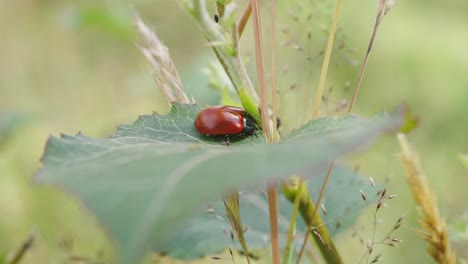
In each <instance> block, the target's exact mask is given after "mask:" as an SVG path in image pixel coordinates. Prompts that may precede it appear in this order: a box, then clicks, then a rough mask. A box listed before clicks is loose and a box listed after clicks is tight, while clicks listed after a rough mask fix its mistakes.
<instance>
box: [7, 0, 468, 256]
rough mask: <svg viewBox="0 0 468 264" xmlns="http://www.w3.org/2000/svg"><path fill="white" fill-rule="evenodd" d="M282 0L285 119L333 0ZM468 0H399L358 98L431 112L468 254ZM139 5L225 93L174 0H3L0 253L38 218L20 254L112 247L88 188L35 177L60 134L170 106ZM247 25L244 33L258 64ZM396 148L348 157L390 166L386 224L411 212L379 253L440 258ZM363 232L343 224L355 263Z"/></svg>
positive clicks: (180, 60)
mask: <svg viewBox="0 0 468 264" xmlns="http://www.w3.org/2000/svg"><path fill="white" fill-rule="evenodd" d="M208 2H209V3H210V1H208ZM212 2H214V1H211V3H212ZM244 2H245V1H240V3H241V4H243V3H244ZM278 2H279V3H278V49H277V54H278V58H279V60H280V63H279V64H280V65H281V68H280V71H281V74H279V85H280V86H281V93H282V94H281V95H282V100H284V101H283V102H280V103H281V104H282V105H281V110H280V114H281V117H282V119H283V121H284V122H285V128H284V129H285V130H287V129H291V128H292V127H294V126H295V125H296V124H297V122H299V121H298V116H299V114H298V111H300V109H299V108H300V107H303V105H301V104H300V102H299V103H297V102H296V101H295V100H297V98H296V97H295V95H296V94H299V93H300V91H301V89H313V88H314V87H315V86H316V83H317V76H318V74H319V69H320V65H321V60H322V56H321V51H323V49H324V44H325V43H326V38H327V30H328V23H329V22H328V21H330V18H331V14H332V11H333V7H334V2H333V1H326V2H323V3H321V4H317V3H314V2H313V1H299V0H297V1H296V0H294V1H278ZM301 7H302V8H301ZM268 8H269V7H268V6H265V7H263V9H264V10H263V11H265V13H266V11H267V10H268ZM466 10H468V2H466V1H463V0H452V1H427V0H426V1H422V0H419V1H396V4H395V6H394V7H393V9H392V10H391V11H390V13H389V14H388V15H387V16H386V17H385V19H384V21H383V23H382V25H381V28H380V31H379V32H378V35H377V40H376V42H375V45H374V50H373V52H372V54H371V58H370V60H369V64H368V70H367V72H366V75H365V77H364V81H363V84H362V87H361V92H360V94H359V97H358V100H357V105H356V107H355V108H354V112H355V113H358V114H361V115H372V114H375V113H377V112H378V111H381V110H382V109H391V108H392V107H395V106H396V105H398V104H399V103H401V102H403V101H404V102H407V103H408V104H409V105H410V107H411V108H412V110H413V112H414V113H415V114H417V115H418V116H419V117H420V119H421V123H420V126H419V127H418V129H417V130H415V131H413V132H412V133H411V134H410V135H409V139H410V140H411V142H412V145H413V146H414V148H415V149H416V150H417V151H418V152H419V155H420V158H421V161H422V165H423V168H424V170H425V171H426V174H427V177H428V180H429V182H430V184H431V186H432V188H433V190H434V192H435V193H436V194H437V196H438V202H439V205H440V211H441V213H442V214H443V215H444V216H445V217H446V218H447V221H448V223H449V226H450V228H451V232H452V238H453V240H454V243H455V245H456V247H457V249H458V250H459V252H458V253H459V255H461V256H465V258H466V257H467V254H468V253H467V252H465V251H466V249H465V248H468V247H467V246H466V244H463V243H466V240H467V239H468V229H467V228H466V226H467V222H468V216H467V210H468V194H467V192H466V188H467V186H468V178H467V176H468V175H467V172H466V170H465V169H464V168H463V166H462V163H461V162H460V160H459V158H458V155H459V154H460V153H467V152H468V75H467V73H468V52H467V47H468V30H467V27H466V25H468V15H467V13H466ZM134 12H139V13H140V14H141V15H142V17H143V19H144V20H145V21H146V22H147V23H148V24H149V25H151V26H153V27H154V29H155V31H156V32H157V34H158V36H159V37H160V38H161V39H162V40H163V42H164V43H165V44H166V45H167V46H168V47H169V48H170V52H171V55H172V57H173V60H174V61H175V63H176V65H177V67H178V69H179V72H180V74H181V75H182V79H183V82H184V84H185V85H186V87H187V89H188V90H189V92H190V93H191V94H192V95H193V96H194V97H195V98H196V99H197V101H198V102H199V104H216V103H217V101H218V100H219V97H218V95H217V93H216V92H215V91H213V90H210V89H209V88H208V84H207V78H206V76H205V75H204V74H203V73H202V70H203V68H204V67H205V66H206V65H207V63H208V62H209V61H213V60H214V59H215V58H214V56H213V55H212V54H211V51H210V49H209V48H208V47H207V45H206V43H205V42H204V38H203V36H202V33H201V31H200V30H199V28H198V27H197V26H196V25H195V23H194V21H193V20H192V19H191V18H190V17H189V16H188V15H187V14H186V13H185V12H184V11H183V9H182V8H181V7H180V6H179V5H178V4H176V1H165V0H154V1H142V0H140V1H134V2H131V3H129V2H118V1H91V0H89V1H85V0H84V1H69V0H66V1H51V0H49V1H45V0H43V1H27V0H22V1H0V17H1V18H2V19H1V21H2V23H0V39H1V41H0V118H2V122H3V124H5V123H7V122H12V124H15V125H14V126H11V127H13V129H12V130H9V133H8V135H7V136H6V137H0V141H1V142H0V256H2V255H4V254H6V253H7V252H11V251H12V250H14V249H15V248H16V247H17V246H18V245H20V244H21V243H22V241H24V239H25V238H26V237H27V236H28V234H29V233H30V232H31V231H32V230H34V232H36V241H35V245H34V247H33V248H32V249H31V250H30V251H29V252H28V254H27V255H26V257H25V258H24V261H23V263H72V262H69V260H67V259H69V258H70V256H76V257H86V258H91V259H109V258H111V256H112V254H113V252H112V249H111V248H110V246H109V245H108V243H107V242H106V239H105V238H104V232H103V231H101V229H100V227H99V224H98V223H97V222H96V221H95V220H94V219H93V218H92V217H91V216H90V214H89V213H88V212H87V211H86V210H85V209H84V208H83V207H82V206H81V204H80V203H79V201H78V200H76V199H75V198H73V197H71V196H69V195H68V194H66V193H64V192H62V191H61V190H57V189H50V188H43V187H38V186H36V185H35V184H34V181H33V175H34V173H35V171H36V170H37V169H38V168H40V166H41V165H40V156H41V154H42V151H43V149H44V145H45V143H46V140H47V138H48V137H49V136H50V135H58V134H59V133H66V134H74V133H77V132H78V131H81V132H83V133H85V134H87V135H89V136H93V137H106V136H108V135H111V134H112V132H113V131H114V128H115V126H116V125H118V124H128V123H131V122H133V121H134V120H135V119H136V117H137V116H138V115H139V114H147V113H151V112H152V111H158V112H161V113H164V112H165V111H167V110H168V107H169V105H168V103H167V102H166V101H165V100H164V99H163V97H162V96H161V93H160V91H159V90H158V88H157V87H156V86H155V84H154V82H153V80H152V69H151V67H150V65H149V63H148V62H147V61H145V59H144V57H143V56H142V54H141V53H140V52H139V50H138V49H137V47H136V42H137V34H136V32H135V30H134V28H133V24H132V16H133V14H134ZM375 12H376V4H375V1H364V0H356V1H345V3H344V5H343V8H342V15H341V18H340V29H339V32H338V35H337V42H336V43H337V45H336V48H335V49H336V53H334V55H333V61H332V64H331V66H330V74H329V81H328V83H329V87H328V88H330V87H332V89H328V91H331V92H330V95H329V96H328V92H327V98H326V99H327V100H326V103H325V104H324V107H323V111H322V112H323V114H326V113H335V112H334V110H333V109H334V108H336V107H338V106H339V102H340V101H342V100H343V99H348V100H349V98H350V96H351V90H352V88H353V85H354V84H355V82H356V79H357V75H358V72H359V68H360V64H361V61H362V58H363V55H364V52H365V50H366V49H367V44H368V41H369V37H370V35H371V32H372V29H373V24H374V20H375ZM309 13H312V16H311V18H308V14H309ZM268 20H269V19H268V18H267V17H265V18H264V21H265V22H267V21H268ZM250 27H251V25H250V24H249V25H248V30H247V31H246V32H245V36H244V37H243V39H242V42H241V45H242V48H243V52H244V54H245V57H246V58H247V59H250V60H251V62H249V64H248V65H249V66H248V68H249V69H250V70H252V71H251V75H252V76H255V74H254V73H255V72H254V63H253V59H254V58H253V54H254V53H253V51H254V48H253V45H252V41H251V40H252V38H251V30H250ZM265 31H266V33H265V34H266V35H267V36H268V30H265ZM309 32H310V33H311V34H310V36H309V34H308V33H309ZM265 43H268V38H267V37H265ZM298 91H299V92H298ZM312 94H313V93H312ZM339 113H340V112H339V111H338V114H339ZM3 135H5V134H4V133H3ZM397 154H398V145H397V142H396V140H395V139H394V138H390V137H387V138H385V139H383V140H381V141H379V143H378V144H377V145H376V146H374V147H373V148H372V149H371V150H370V151H368V152H366V153H361V154H359V155H357V156H354V157H353V158H352V159H351V160H350V161H349V162H350V164H352V165H353V166H359V168H360V170H361V171H362V172H363V173H365V174H368V175H372V176H373V177H374V178H375V179H376V180H379V181H383V180H385V179H387V178H388V177H390V178H391V180H390V182H389V183H388V188H389V191H390V192H391V193H394V194H397V195H398V199H396V200H393V201H392V203H390V204H389V208H388V209H385V212H383V213H382V215H381V218H382V220H383V223H382V224H380V225H379V226H378V228H377V229H378V231H380V232H382V233H385V232H386V231H387V230H388V229H389V228H390V226H391V225H392V224H393V222H394V221H395V220H396V219H397V218H398V216H400V215H401V214H407V216H406V218H407V221H406V224H405V227H404V228H402V230H400V231H399V232H398V233H397V234H398V235H397V237H398V238H400V239H403V240H404V241H405V243H404V244H402V245H400V247H398V248H386V247H384V248H382V249H381V251H382V252H383V259H382V260H381V262H382V263H429V262H430V257H429V255H428V254H427V253H426V251H425V244H424V241H422V239H420V238H419V237H418V236H417V235H416V233H415V230H416V229H418V228H419V227H418V225H417V213H416V212H417V211H416V209H415V205H414V203H413V201H412V198H411V194H410V193H409V191H408V188H407V186H406V182H405V178H404V174H403V171H402V169H401V167H400V164H399V161H398V156H397ZM265 221H267V220H266V219H265ZM371 222H372V212H371V211H368V212H367V213H364V214H363V215H362V217H361V220H360V222H359V223H358V224H357V225H356V228H355V229H356V230H357V231H358V232H359V234H360V236H362V237H364V238H365V237H366V236H368V234H369V231H370V230H371V229H372V224H371ZM352 232H353V230H350V231H349V232H345V233H343V234H340V235H339V236H338V237H337V238H336V243H337V244H338V247H339V249H340V251H341V252H342V254H343V256H344V257H345V259H346V260H347V261H346V263H355V262H359V259H360V257H361V255H362V253H363V252H364V251H365V248H364V246H362V245H361V244H360V242H359V240H358V239H356V238H353V237H352V236H351V234H352ZM464 241H465V242H464ZM67 261H68V262H67ZM164 261H168V260H164ZM211 261H212V260H211ZM211 261H210V262H209V263H211ZM239 261H241V260H239V259H238V262H239ZM163 263H164V262H163ZM226 263H230V262H229V261H227V262H226Z"/></svg>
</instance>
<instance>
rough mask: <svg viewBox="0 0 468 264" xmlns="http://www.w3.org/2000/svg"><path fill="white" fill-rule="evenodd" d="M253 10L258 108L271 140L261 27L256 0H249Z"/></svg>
mask: <svg viewBox="0 0 468 264" xmlns="http://www.w3.org/2000/svg"><path fill="white" fill-rule="evenodd" d="M251 2H252V12H253V26H254V41H255V62H256V66H257V80H258V83H259V87H258V90H259V94H260V109H261V116H262V131H263V133H265V134H266V136H267V139H268V142H271V131H270V122H268V120H269V116H268V97H267V94H266V78H265V63H264V58H263V47H262V28H261V20H260V10H259V5H258V0H251Z"/></svg>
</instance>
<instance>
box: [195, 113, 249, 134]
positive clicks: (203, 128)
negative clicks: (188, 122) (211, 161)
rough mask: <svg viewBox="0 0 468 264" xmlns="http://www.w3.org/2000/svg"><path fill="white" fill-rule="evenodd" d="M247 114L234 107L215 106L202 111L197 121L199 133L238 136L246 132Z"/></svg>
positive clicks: (196, 126) (196, 125)
mask: <svg viewBox="0 0 468 264" xmlns="http://www.w3.org/2000/svg"><path fill="white" fill-rule="evenodd" d="M244 116H246V112H245V111H244V110H243V109H241V108H239V107H234V106H214V107H209V108H206V109H204V110H203V111H201V112H200V113H199V114H198V116H197V118H196V119H195V123H194V124H195V128H196V129H197V130H198V132H200V133H202V134H206V135H210V136H221V135H237V134H241V133H242V132H243V131H244V124H245V123H244V122H245V121H244Z"/></svg>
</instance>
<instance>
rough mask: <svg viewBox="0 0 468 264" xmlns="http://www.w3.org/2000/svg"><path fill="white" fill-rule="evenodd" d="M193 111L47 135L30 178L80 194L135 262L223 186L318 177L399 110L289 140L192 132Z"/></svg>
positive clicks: (311, 127)
mask: <svg viewBox="0 0 468 264" xmlns="http://www.w3.org/2000/svg"><path fill="white" fill-rule="evenodd" d="M199 111H200V108H198V107H197V106H194V105H181V104H174V105H173V107H172V109H171V112H170V113H169V114H168V115H158V114H153V115H151V116H142V117H140V118H139V119H138V120H137V121H136V122H135V123H134V124H132V125H130V126H121V127H119V128H118V130H117V132H116V134H115V135H114V136H113V137H112V138H109V139H94V138H90V137H86V136H84V135H82V134H78V135H76V136H67V135H61V137H59V138H58V137H50V138H49V140H48V142H47V146H46V150H45V153H44V155H43V157H42V162H43V163H44V167H43V168H42V169H41V170H40V171H39V172H38V174H37V175H36V179H37V181H38V182H40V183H43V184H48V185H55V186H60V187H63V188H64V189H66V190H68V191H69V192H71V193H73V194H74V195H76V196H78V197H80V198H81V199H82V200H83V202H84V204H85V205H87V206H88V207H89V209H90V210H91V211H92V212H93V213H94V214H95V215H96V217H97V218H98V219H99V220H100V221H101V222H102V223H103V224H104V225H105V227H106V228H107V230H109V231H110V234H111V237H112V238H113V239H114V241H115V242H116V243H117V245H118V246H119V251H118V252H121V257H122V258H121V259H120V261H121V262H122V263H135V262H136V260H137V259H140V258H141V257H143V254H144V253H145V252H147V250H148V249H149V248H150V247H151V246H152V245H154V244H156V241H162V240H164V239H168V238H169V237H170V235H172V234H173V232H174V230H176V229H177V227H178V226H179V224H180V223H182V222H183V220H184V219H185V218H186V217H188V216H190V215H192V214H193V213H194V212H196V211H197V210H198V209H200V207H202V205H203V203H204V202H206V201H210V200H214V199H216V198H219V197H220V195H221V193H222V192H224V191H227V190H228V189H229V188H231V187H233V186H238V185H240V184H260V183H264V181H265V180H267V179H274V178H278V177H284V176H287V175H290V174H293V173H302V174H306V175H310V176H311V177H313V176H317V175H322V174H323V173H324V171H325V170H326V169H327V167H328V165H329V164H330V161H331V160H333V159H336V158H339V157H341V156H344V155H345V154H347V153H349V152H352V151H356V150H357V149H359V148H360V147H362V146H364V145H365V144H369V143H370V142H372V140H374V139H375V138H376V137H377V136H379V135H380V134H382V133H383V132H385V131H387V130H389V129H396V128H398V126H399V125H400V124H401V123H402V115H403V113H402V112H401V111H400V112H397V113H395V114H392V115H390V116H385V115H379V116H378V117H375V118H373V119H371V120H367V121H366V120H364V119H362V118H357V117H356V116H349V117H345V118H342V119H337V118H323V119H316V120H313V121H311V122H310V123H309V124H308V125H306V126H305V127H304V128H301V129H298V130H297V131H296V132H295V133H294V134H293V135H292V136H293V139H291V140H288V141H287V143H283V144H253V143H260V142H264V141H265V139H264V137H263V136H257V137H255V136H252V137H250V138H248V139H245V140H242V141H240V142H234V143H233V144H232V146H229V147H226V146H222V145H220V144H219V143H218V142H219V141H217V140H214V139H211V138H208V137H206V136H203V135H200V134H199V133H198V132H197V131H196V130H195V129H194V127H193V121H194V118H195V116H196V115H197V113H198V112H199ZM341 123H343V124H344V126H340V124H341ZM317 127H318V128H320V129H316V128H317Z"/></svg>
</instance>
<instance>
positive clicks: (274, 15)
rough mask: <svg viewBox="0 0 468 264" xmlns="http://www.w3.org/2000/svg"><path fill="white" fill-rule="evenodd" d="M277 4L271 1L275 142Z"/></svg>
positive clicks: (272, 93) (272, 91)
mask: <svg viewBox="0 0 468 264" xmlns="http://www.w3.org/2000/svg"><path fill="white" fill-rule="evenodd" d="M275 9H276V2H275V0H271V105H272V108H273V142H277V141H278V131H277V126H278V124H277V121H278V120H277V114H278V113H277V112H278V109H277V102H276V101H277V100H276V23H275V22H276V10H275Z"/></svg>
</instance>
